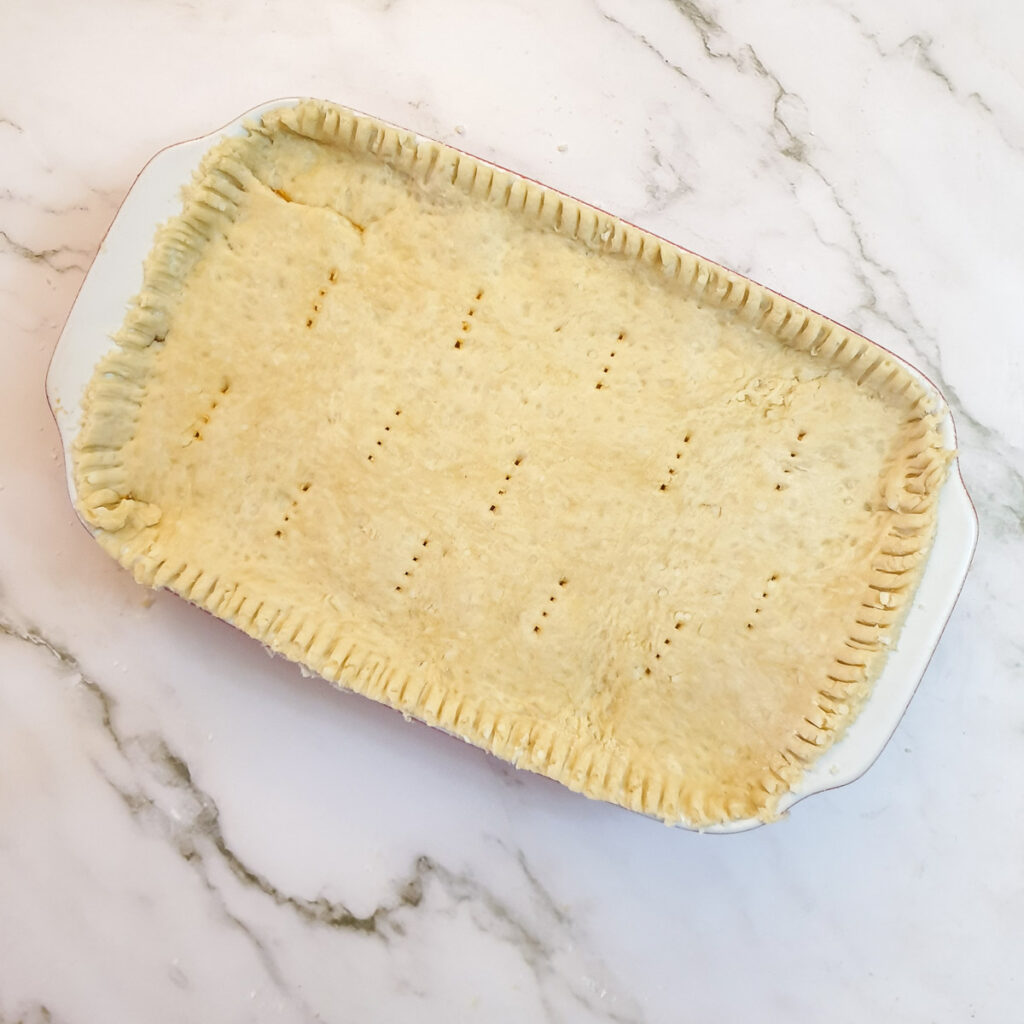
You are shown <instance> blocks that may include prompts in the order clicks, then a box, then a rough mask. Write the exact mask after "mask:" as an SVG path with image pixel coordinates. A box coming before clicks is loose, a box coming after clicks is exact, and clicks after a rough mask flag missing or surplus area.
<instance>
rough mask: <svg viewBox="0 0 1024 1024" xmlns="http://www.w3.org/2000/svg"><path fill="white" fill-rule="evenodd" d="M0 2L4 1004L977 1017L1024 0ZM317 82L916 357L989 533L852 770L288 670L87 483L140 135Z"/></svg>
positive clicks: (1012, 499)
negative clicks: (680, 813) (519, 722)
mask: <svg viewBox="0 0 1024 1024" xmlns="http://www.w3.org/2000/svg"><path fill="white" fill-rule="evenodd" d="M986 9H987V10H988V12H989V13H988V14H987V15H986V17H984V18H982V17H981V16H980V15H979V14H978V13H976V9H975V8H973V7H972V6H970V5H963V4H957V3H953V2H952V0H939V2H937V3H929V4H925V3H923V2H920V0H910V2H907V3H903V4H899V5H892V4H890V5H886V6H885V7H884V9H881V8H879V6H878V5H876V4H870V3H867V2H865V0H852V2H850V3H837V2H830V0H780V2H779V3H776V4H771V5H768V4H758V3H754V2H753V0H745V2H728V3H726V2H719V3H710V2H706V0H643V2H641V3H630V2H627V0H567V2H565V3H561V4H554V3H542V2H539V0H516V2H512V0H503V2H498V3H493V4H487V5H483V4H478V3H471V2H469V0H458V2H447V3H444V2H440V0H435V2H420V3H410V2H408V0H405V2H402V0H381V2H373V0H366V2H362V3H357V2H333V3H332V2H330V0H307V2H301V3H298V2H296V3H288V4H286V3H284V2H283V0H268V2H265V3H260V4H243V3H239V2H237V0H235V2H221V3H213V4H198V3H190V2H186V0H153V2H151V3H147V4H144V5H143V4H127V3H124V2H123V0H122V2H118V0H97V2H96V3H94V4H88V5H82V4H78V5H70V4H66V5H62V4H57V3H55V2H53V0H38V2H34V3H29V2H26V0H14V2H13V3H7V4H5V5H3V8H2V10H0V323H2V331H3V343H2V345H0V437H2V438H3V442H2V444H0V517H2V519H0V521H2V524H3V530H2V532H0V1022H2V1024H13V1022H21V1024H42V1022H53V1024H84V1022H93V1021H105V1022H120V1021H126V1022H128V1021H131V1022H137V1021H146V1022H147V1024H161V1022H164V1021H166V1022H178V1021H193V1020H203V1021H224V1022H235V1021H237V1022H241V1021H281V1022H289V1024H291V1022H306V1021H324V1022H348V1021H387V1022H406V1021H408V1022H417V1024H422V1022H430V1021H486V1022H503V1021H516V1022H518V1021H552V1022H568V1021H585V1022H589V1021H617V1022H641V1021H643V1022H661V1021H666V1022H676V1021H686V1022H689V1021H742V1020H786V1021H818V1020H821V1019H824V1018H827V1019H829V1020H831V1021H835V1022H837V1024H839V1022H846V1021H850V1022H854V1021H864V1020H900V1021H905V1022H922V1024H924V1022H945V1021H968V1020H977V1021H992V1022H1005V1021H1010V1020H1015V1019H1019V1016H1020V1006H1021V1004H1022V1000H1024V785H1022V783H1021V780H1022V779H1024V686H1022V683H1024V671H1022V662H1024V638H1022V637H1024V634H1022V627H1021V625H1020V608H1021V604H1022V600H1024V402H1022V401H1021V397H1020V394H1021V385H1022V382H1024V367H1022V355H1021V353H1022V351H1024V348H1022V346H1021V341H1020V326H1019V321H1018V319H1017V314H1016V311H1015V310H1016V306H1015V304H1014V303H1015V302H1016V301H1017V297H1018V295H1019V290H1020V283H1019V282H1020V280H1021V278H1022V277H1024V248H1022V245H1021V241H1020V224H1021V219H1022V211H1024V115H1022V113H1021V111H1022V110H1024V82H1022V78H1021V74H1020V60H1019V53H1018V51H1019V42H1018V41H1019V39H1020V37H1021V34H1022V32H1024V12H1022V10H1021V9H1020V8H1019V7H1017V6H1015V5H1012V4H1009V3H1003V4H1000V5H995V4H993V5H986ZM296 94H306V95H314V96H322V97H325V98H329V99H335V100H338V101H339V102H342V103H346V104H348V105H350V106H353V107H356V108H358V109H362V110H365V111H368V112H371V113H374V114H377V115H379V116H381V117H384V118H387V119H389V120H392V121H395V122H397V123H399V124H402V125H405V126H407V127H409V128H412V129H415V130H417V131H419V132H421V133H423V134H425V135H430V136H433V137H436V138H439V139H442V140H444V141H448V142H452V143H454V144H456V145H458V146H460V147H461V148H464V149H468V150H469V151H471V152H474V153H477V154H478V155H480V156H483V157H486V158H488V159H491V160H494V161H496V162H498V163H501V164H504V165H506V166H510V167H513V168H515V169H517V170H519V171H521V172H523V173H525V174H527V175H529V176H531V177H534V178H538V179H540V180H542V181H544V182H547V183H549V184H551V185H554V186H556V187H558V188H561V189H564V190H565V191H568V192H570V193H573V194H576V195H579V196H581V197H583V198H586V199H588V200H590V201H591V202H593V203H595V204H597V205H599V206H602V207H604V208H606V209H608V210H611V211H614V212H616V213H618V214H620V215H622V216H625V217H627V218H628V219H631V220H633V221H635V222H637V223H638V224H640V225H641V226H643V227H646V228H649V229H651V230H653V231H655V232H657V233H658V234H661V235H664V236H666V237H668V238H671V239H673V240H674V241H678V242H679V243H681V244H683V245H685V246H687V247H689V248H691V249H694V250H696V251H697V252H700V253H702V254H703V255H706V256H708V257H711V258H713V259H716V260H719V261H720V262H722V263H724V264H726V265H727V266H730V267H732V268H734V269H736V270H738V271H740V272H742V273H744V274H748V275H750V276H752V277H753V278H755V279H757V280H760V281H763V282H765V283H766V284H768V285H770V286H772V287H774V288H776V289H777V290H779V291H782V292H784V293H786V294H788V295H792V296H793V297H794V298H796V299H798V300H800V301H802V302H804V303H806V304H807V305H810V306H812V307H814V308H816V309H820V310H821V311H823V312H825V313H827V314H829V315H831V316H832V317H834V318H835V319H838V320H839V321H841V322H842V323H845V324H847V325H849V326H850V327H852V328H854V329H856V330H858V331H861V332H863V333H865V334H867V335H868V336H869V337H872V338H874V339H875V340H877V341H878V342H880V343H882V344H884V345H886V346H888V347H889V348H891V349H893V350H894V351H896V352H897V353H899V354H900V355H903V356H905V357H907V358H908V359H910V360H912V361H913V362H914V363H916V364H917V365H918V366H920V367H921V368H922V369H923V370H925V372H926V373H928V374H929V375H930V376H931V377H932V378H933V379H934V380H935V381H937V382H938V383H939V385H940V386H941V388H942V389H943V390H944V392H945V394H946V395H947V396H948V398H949V400H950V403H951V405H952V407H953V409H954V414H955V416H956V422H957V426H958V429H959V435H960V441H961V462H962V470H963V474H964V477H965V479H966V482H967V485H968V487H969V489H970V491H971V493H972V495H973V497H974V500H975V502H976V504H977V508H978V513H979V516H980V520H981V540H980V545H979V548H978V552H977V556H976V559H975V564H974V568H973V570H972V573H971V575H970V577H969V579H968V582H967V585H966V587H965V589H964V592H963V595H962V597H961V600H960V602H959V604H958V606H957V608H956V611H955V612H954V614H953V617H952V619H951V621H950V622H949V625H948V627H947V629H946V632H945V635H944V637H943V640H942V642H941V644H940V646H939V648H938V650H937V651H936V653H935V656H934V658H933V660H932V663H931V666H930V668H929V669H928V672H927V674H926V676H925V678H924V680H923V682H922V684H921V686H920V689H919V691H918V694H917V696H916V698H915V699H914V701H913V703H912V705H911V707H910V710H909V711H908V713H907V715H906V716H905V718H904V720H903V722H902V724H901V725H900V727H899V729H898V731H897V733H896V735H895V736H894V738H893V740H892V741H891V743H890V744H889V746H888V747H887V749H886V751H885V752H884V754H883V755H882V757H881V758H880V759H879V761H878V762H877V763H876V764H875V765H874V767H873V768H872V769H871V770H870V771H869V772H868V773H867V774H866V775H865V776H864V777H863V778H862V779H861V780H859V781H858V782H856V783H854V784H853V785H851V786H848V787H846V788H844V789H840V790H837V791H834V792H830V793H826V794H822V795H819V796H816V797H813V798H811V799H808V800H806V801H805V802H803V803H801V804H799V805H798V806H797V807H795V808H794V809H793V811H792V812H791V814H790V815H789V817H788V818H787V819H786V820H784V821H782V822H780V823H778V824H776V825H772V826H769V827H767V828H763V829H760V830H757V831H754V832H751V833H746V834H742V835H736V836H707V835H697V834H692V833H688V832H684V831H677V830H670V829H666V828H664V827H663V826H661V825H659V824H657V823H655V822H653V821H648V820H646V819H643V818H640V817H637V816H634V815H631V814H629V813H627V812H625V811H622V810H619V809H616V808H614V807H610V806H605V805H601V804H598V803H593V802H590V801H587V800H585V799H582V798H581V797H578V796H575V795H573V794H571V793H569V792H568V791H567V790H564V789H562V788H561V787H559V786H557V785H555V784H553V783H550V782H548V781H546V780H544V779H540V778H537V777H535V776H530V775H525V774H521V773H517V772H515V771H513V770H511V769H509V768H507V767H506V766H504V765H502V764H500V763H499V762H497V761H495V760H494V759H492V758H490V757H488V756H486V755H484V754H483V753H481V752H479V751H477V750H475V749H473V748H470V747H469V746H466V745H464V744H462V743H459V742H456V741H454V740H451V739H449V738H447V737H445V736H443V735H441V734H439V733H437V732H435V731H432V730H430V729H428V728H426V727H424V726H421V725H418V724H410V723H406V722H404V721H403V720H402V718H401V717H400V716H399V715H397V714H395V713H393V712H390V711H388V710H386V709H385V708H383V707H379V706H377V705H374V704H372V703H370V702H368V701H366V700H363V699H361V698H358V697H354V696H351V695H345V694H341V693H339V692H337V691H335V690H333V689H331V688H330V687H329V686H328V685H327V684H325V683H322V682H320V681H318V680H315V679H307V678H303V677H302V676H301V675H300V673H299V671H298V669H297V668H295V667H294V666H292V665H290V664H288V663H286V662H285V661H283V660H281V659H270V658H268V657H267V656H266V655H265V653H264V652H263V650H262V649H261V648H260V647H259V645H257V644H255V643H253V642H251V641H249V640H248V639H247V638H245V637H243V636H242V635H241V634H239V633H236V632H235V631H233V630H232V629H231V628H229V627H228V626H226V625H224V624H223V623H220V622H218V621H216V620H214V619H212V618H210V617H209V616H206V615H204V614H202V613H200V612H199V611H197V610H196V609H194V608H192V607H190V606H188V605H186V604H185V603H184V602H182V601H180V600H178V599H177V598H174V597H172V596H170V595H168V594H166V593H162V594H151V593H149V592H146V591H143V590H142V589H141V588H139V587H138V586H137V585H136V584H135V583H134V582H133V581H132V579H131V578H130V576H129V575H128V574H127V573H125V572H123V571H122V570H120V569H119V568H118V567H117V566H116V565H115V564H114V563H113V561H111V560H110V559H109V558H108V557H107V556H106V555H105V554H103V552H102V551H101V550H100V549H99V547H98V546H97V545H96V544H95V543H94V542H93V541H92V540H91V539H90V538H89V537H88V535H87V534H86V533H85V531H84V530H83V529H82V528H81V526H80V525H79V524H78V522H77V520H76V518H75V516H74V514H73V512H72V509H71V506H70V503H69V500H68V496H67V491H66V487H65V481H64V467H63V464H62V458H61V455H60V449H59V443H58V437H57V434H56V430H55V427H54V424H53V421H52V419H51V417H50V414H49V411H48V409H47V406H46V402H45V398H44V392H43V379H44V375H45V372H46V368H47V363H48V360H49V358H50V355H51V353H52V351H53V348H54V345H55V343H56V340H57V337H58V334H59V332H60V329H61V326H62V324H63V322H64V319H65V317H66V316H67V313H68V310H69V309H70V307H71V304H72V302H73V300H74V298H75V294H76V291H77V289H78V287H79V285H80V284H81V282H82V279H83V277H84V275H85V273H86V270H87V269H88V267H89V264H90V261H91V259H92V257H93V255H94V254H95V252H96V250H97V247H98V246H99V243H100V240H101V239H102V237H103V234H104V231H105V229H106V227H107V225H108V224H109V223H110V220H111V218H112V217H113V215H114V213H115V211H116V209H117V207H118V204H119V203H120V201H121V199H122V198H123V197H124V195H125V193H126V192H127V190H128V189H129V187H130V186H131V183H132V180H133V178H134V176H135V175H136V174H137V172H138V171H139V170H140V168H141V167H142V165H143V164H144V163H145V161H146V160H147V159H148V158H149V157H150V156H151V155H152V154H153V153H154V152H155V151H156V150H158V149H159V148H161V147H163V146H165V145H168V144H170V143H173V142H176V141H179V140H181V139H185V138H189V137H192V136H195V135H199V134H203V133H205V132H208V131H210V130H212V129H214V128H216V127H217V126H219V125H220V124H223V123H224V122H226V121H228V120H230V119H232V118H233V117H235V116H236V115H238V114H239V113H241V112H242V111H243V110H246V109H248V108H249V107H252V106H254V105H256V104H258V103H260V102H263V101H265V100H267V99H270V98H273V97H275V96H284V95H296Z"/></svg>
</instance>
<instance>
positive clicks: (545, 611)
mask: <svg viewBox="0 0 1024 1024" xmlns="http://www.w3.org/2000/svg"><path fill="white" fill-rule="evenodd" d="M568 585H569V578H568V577H567V576H560V577H559V579H558V586H557V588H555V589H554V590H552V592H551V593H550V594H549V595H548V599H547V601H546V602H545V604H546V607H544V608H542V609H541V613H540V619H541V621H540V622H536V623H534V626H533V632H534V635H536V634H538V633H542V632H543V631H544V625H542V622H543V620H544V619H548V618H550V617H551V615H552V614H554V612H555V608H554V607H553V605H556V604H557V603H558V598H559V595H560V594H561V593H562V592H563V591H564V590H565V588H566V587H567V586H568ZM545 625H546V623H545Z"/></svg>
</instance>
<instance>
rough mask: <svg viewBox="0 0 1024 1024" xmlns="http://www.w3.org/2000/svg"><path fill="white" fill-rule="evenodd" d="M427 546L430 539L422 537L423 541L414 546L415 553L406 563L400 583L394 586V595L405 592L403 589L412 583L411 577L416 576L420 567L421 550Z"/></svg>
mask: <svg viewBox="0 0 1024 1024" xmlns="http://www.w3.org/2000/svg"><path fill="white" fill-rule="evenodd" d="M429 544H430V538H429V537H424V538H423V540H421V541H420V542H419V544H418V545H417V546H416V549H415V550H416V552H417V553H416V554H415V555H413V556H412V557H411V558H410V560H409V562H408V563H407V564H408V568H406V569H405V570H404V571H403V572H402V576H401V579H400V581H399V582H398V583H396V584H395V591H396V593H399V594H401V593H402V592H403V591H404V590H405V588H406V587H408V586H409V585H410V584H411V583H412V581H413V577H414V576H415V575H416V570H417V569H418V568H419V567H420V559H421V558H422V557H423V549H424V548H425V547H428V546H429Z"/></svg>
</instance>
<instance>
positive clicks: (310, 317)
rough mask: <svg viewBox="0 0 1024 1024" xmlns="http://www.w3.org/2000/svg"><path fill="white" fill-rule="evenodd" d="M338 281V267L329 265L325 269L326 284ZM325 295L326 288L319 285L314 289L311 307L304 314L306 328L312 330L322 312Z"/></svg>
mask: <svg viewBox="0 0 1024 1024" xmlns="http://www.w3.org/2000/svg"><path fill="white" fill-rule="evenodd" d="M337 283H338V269H337V267H331V268H330V270H328V271H327V284H328V285H334V284H337ZM326 297H327V288H325V287H323V286H321V287H320V288H318V289H317V291H316V298H315V299H314V300H313V303H312V309H311V312H310V313H309V314H307V316H306V328H307V329H308V330H312V329H313V328H314V327H315V326H316V322H317V320H318V319H319V318H320V314H321V313H322V312H323V308H324V300H325V299H326Z"/></svg>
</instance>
